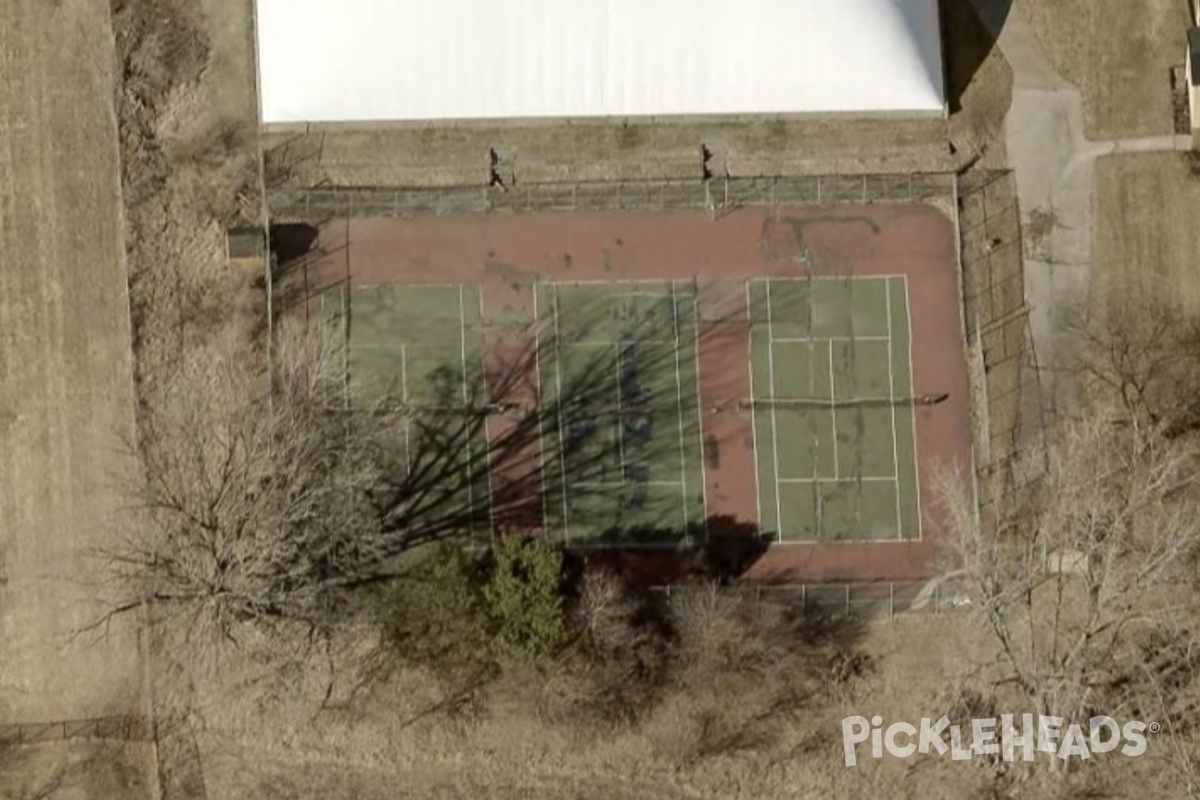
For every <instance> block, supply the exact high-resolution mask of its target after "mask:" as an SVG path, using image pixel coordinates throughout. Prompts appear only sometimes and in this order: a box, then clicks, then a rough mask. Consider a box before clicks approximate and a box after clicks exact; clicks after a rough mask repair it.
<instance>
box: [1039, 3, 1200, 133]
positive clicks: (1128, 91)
mask: <svg viewBox="0 0 1200 800" xmlns="http://www.w3.org/2000/svg"><path fill="white" fill-rule="evenodd" d="M1017 3H1018V5H1019V6H1020V7H1021V8H1023V9H1024V11H1025V13H1026V14H1027V15H1028V16H1029V19H1030V22H1031V24H1032V25H1033V29H1034V31H1035V32H1036V33H1037V36H1038V39H1039V40H1040V41H1041V44H1042V47H1043V48H1044V49H1045V51H1046V54H1047V56H1048V57H1049V59H1050V62H1051V64H1052V65H1053V66H1054V67H1055V68H1056V69H1057V70H1058V71H1059V72H1060V73H1061V74H1062V76H1063V77H1064V78H1066V79H1067V80H1068V81H1071V82H1072V83H1074V84H1075V85H1076V86H1078V87H1079V90H1080V92H1082V94H1083V107H1084V117H1085V128H1086V130H1085V133H1086V135H1087V137H1088V138H1090V139H1115V138H1121V137H1130V136H1147V135H1153V134H1164V133H1170V132H1171V129H1172V121H1171V90H1170V80H1169V71H1170V68H1171V66H1172V65H1174V64H1182V63H1183V56H1184V50H1185V48H1186V44H1187V43H1186V36H1185V34H1186V32H1187V26H1188V7H1187V6H1188V4H1187V3H1186V2H1183V1H1182V0H1017Z"/></svg>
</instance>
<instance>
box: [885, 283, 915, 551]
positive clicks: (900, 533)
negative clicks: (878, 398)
mask: <svg viewBox="0 0 1200 800" xmlns="http://www.w3.org/2000/svg"><path fill="white" fill-rule="evenodd" d="M884 289H885V295H886V303H887V324H888V334H889V336H890V335H891V332H892V280H891V278H889V279H888V280H887V283H886V284H885V285H884ZM910 349H911V347H910ZM887 350H888V358H887V364H888V391H889V392H890V393H891V396H892V468H893V469H894V470H895V472H896V538H897V539H903V538H904V521H903V519H902V517H901V514H900V445H899V443H898V442H897V437H896V404H895V398H896V374H895V369H894V368H893V366H892V344H891V342H889V343H888V349H887ZM914 413H915V412H914Z"/></svg>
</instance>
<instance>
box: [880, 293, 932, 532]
mask: <svg viewBox="0 0 1200 800" xmlns="http://www.w3.org/2000/svg"><path fill="white" fill-rule="evenodd" d="M902 280H903V281H904V315H905V316H906V317H907V318H908V325H907V326H906V327H907V328H908V330H906V331H905V333H906V334H908V387H907V388H908V391H909V393H911V392H912V382H913V380H914V377H915V373H914V372H913V363H912V358H913V355H912V351H913V348H912V316H913V315H912V304H911V303H910V302H909V299H908V276H907V275H905V276H903V278H902ZM888 349H889V350H890V349H891V348H888ZM909 413H910V415H911V419H912V437H913V481H914V483H913V492H915V493H916V496H917V541H920V540H921V539H922V538H924V527H925V526H924V522H923V520H922V519H921V459H920V458H919V457H918V455H917V408H916V406H913V407H912V408H911V409H910V410H909ZM897 469H899V464H898V463H897ZM896 483H897V485H899V481H897V482H896Z"/></svg>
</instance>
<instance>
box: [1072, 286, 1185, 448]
mask: <svg viewBox="0 0 1200 800" xmlns="http://www.w3.org/2000/svg"><path fill="white" fill-rule="evenodd" d="M1067 320H1068V324H1067V331H1066V333H1067V334H1068V335H1070V336H1071V338H1072V339H1073V340H1074V342H1075V353H1074V355H1073V357H1072V358H1071V359H1069V360H1068V369H1069V370H1070V372H1072V373H1073V374H1074V376H1075V377H1076V378H1077V380H1078V381H1079V384H1080V388H1081V389H1082V390H1083V391H1084V394H1085V396H1086V397H1087V398H1089V403H1090V405H1091V406H1093V407H1095V406H1097V405H1100V406H1104V407H1105V408H1106V409H1115V410H1116V413H1118V414H1120V416H1121V419H1122V420H1123V421H1125V422H1128V423H1132V424H1140V425H1149V426H1158V427H1160V428H1161V429H1162V432H1163V433H1164V434H1165V435H1167V436H1180V435H1183V434H1185V433H1188V432H1189V431H1193V430H1195V429H1196V428H1197V427H1200V402H1198V401H1197V399H1196V398H1197V396H1198V394H1200V320H1195V319H1191V318H1189V317H1187V316H1186V315H1184V314H1182V313H1181V312H1180V311H1178V310H1177V309H1175V308H1173V307H1172V306H1170V305H1168V304H1166V303H1162V302H1151V301H1149V300H1146V299H1144V298H1138V297H1136V296H1134V297H1125V298H1122V304H1121V305H1120V306H1117V307H1114V308H1111V309H1107V310H1104V311H1103V312H1102V311H1100V310H1097V309H1094V308H1091V307H1087V308H1081V309H1075V310H1074V311H1073V312H1071V313H1069V314H1068V315H1067Z"/></svg>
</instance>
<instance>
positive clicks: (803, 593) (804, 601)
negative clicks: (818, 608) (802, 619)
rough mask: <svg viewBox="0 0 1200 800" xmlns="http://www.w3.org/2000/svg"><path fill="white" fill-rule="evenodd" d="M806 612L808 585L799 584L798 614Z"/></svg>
mask: <svg viewBox="0 0 1200 800" xmlns="http://www.w3.org/2000/svg"><path fill="white" fill-rule="evenodd" d="M807 610H808V584H807V583H802V584H800V613H801V614H803V613H804V612H805V611H807Z"/></svg>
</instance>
